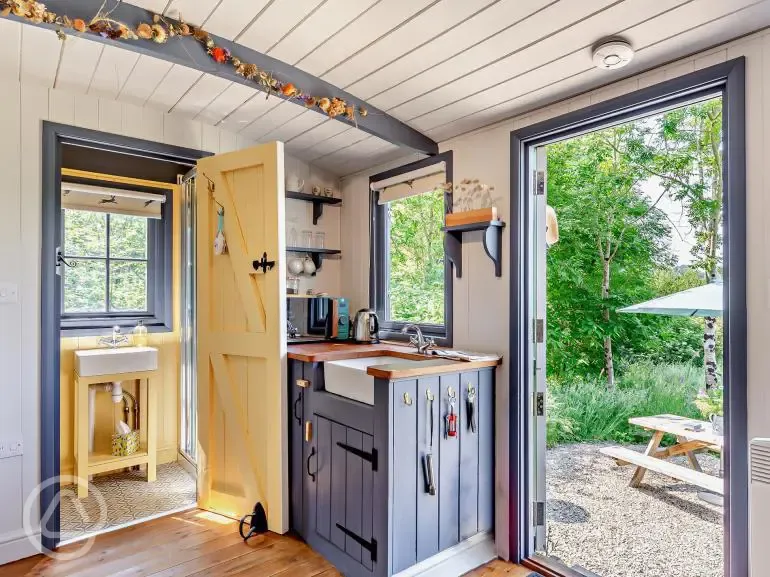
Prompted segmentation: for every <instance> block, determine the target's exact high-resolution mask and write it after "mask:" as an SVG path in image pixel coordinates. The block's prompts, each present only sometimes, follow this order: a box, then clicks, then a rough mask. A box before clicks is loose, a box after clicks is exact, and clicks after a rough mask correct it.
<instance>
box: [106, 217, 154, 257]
mask: <svg viewBox="0 0 770 577" xmlns="http://www.w3.org/2000/svg"><path fill="white" fill-rule="evenodd" d="M110 258H141V259H146V258H147V219H146V218H144V217H142V216H126V215H123V214H111V215H110Z"/></svg>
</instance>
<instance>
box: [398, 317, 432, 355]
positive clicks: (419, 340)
mask: <svg viewBox="0 0 770 577" xmlns="http://www.w3.org/2000/svg"><path fill="white" fill-rule="evenodd" d="M410 330H413V331H414V332H415V333H416V336H413V337H409V342H410V343H412V344H413V345H414V346H415V347H417V352H418V353H420V354H421V355H424V354H427V352H428V351H429V350H430V349H432V348H433V347H435V346H436V341H434V340H433V339H432V338H427V339H426V338H425V336H423V334H422V329H420V327H418V326H417V325H413V324H409V325H406V326H405V327H404V328H403V329H401V333H402V334H404V335H408V334H409V331H410Z"/></svg>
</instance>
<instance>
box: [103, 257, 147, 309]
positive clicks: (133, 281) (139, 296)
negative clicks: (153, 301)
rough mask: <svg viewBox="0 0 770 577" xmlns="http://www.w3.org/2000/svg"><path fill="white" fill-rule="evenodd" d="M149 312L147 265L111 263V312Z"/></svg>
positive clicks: (126, 262)
mask: <svg viewBox="0 0 770 577" xmlns="http://www.w3.org/2000/svg"><path fill="white" fill-rule="evenodd" d="M146 310H147V263H146V262H142V261H139V262H136V261H115V260H113V261H111V262H110V311H112V312H125V311H146Z"/></svg>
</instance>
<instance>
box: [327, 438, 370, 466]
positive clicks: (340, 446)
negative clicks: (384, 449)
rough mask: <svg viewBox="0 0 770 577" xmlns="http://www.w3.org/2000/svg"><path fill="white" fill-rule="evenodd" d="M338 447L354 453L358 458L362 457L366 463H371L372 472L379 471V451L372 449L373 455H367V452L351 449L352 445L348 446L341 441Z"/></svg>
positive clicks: (338, 442)
mask: <svg viewBox="0 0 770 577" xmlns="http://www.w3.org/2000/svg"><path fill="white" fill-rule="evenodd" d="M337 446H338V447H339V448H340V449H342V450H343V451H347V452H348V453H352V454H353V455H355V456H356V457H361V458H362V459H363V460H364V461H368V462H369V463H371V465H372V471H376V470H377V449H372V452H371V453H367V452H366V451H362V450H361V449H357V448H355V447H351V446H350V445H347V444H345V443H342V442H340V441H337Z"/></svg>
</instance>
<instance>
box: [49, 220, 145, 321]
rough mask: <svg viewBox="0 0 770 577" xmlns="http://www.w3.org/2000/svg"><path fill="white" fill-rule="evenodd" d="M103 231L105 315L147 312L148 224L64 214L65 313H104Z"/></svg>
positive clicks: (141, 221)
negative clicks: (124, 312) (115, 312)
mask: <svg viewBox="0 0 770 577" xmlns="http://www.w3.org/2000/svg"><path fill="white" fill-rule="evenodd" d="M108 227H109V230H110V234H109V238H110V246H109V258H110V261H109V267H110V270H109V273H110V274H109V291H110V304H111V308H110V310H111V311H145V310H147V262H146V259H147V219H146V218H143V217H137V216H126V215H119V214H109V215H108V214H106V213H101V212H92V211H84V210H72V209H65V210H64V242H63V246H64V254H65V255H66V257H67V260H68V261H69V262H72V263H73V264H74V265H75V266H74V267H72V268H68V267H65V271H64V312H65V313H99V312H107V311H106V306H107V304H106V303H107V290H108V287H107V256H108V250H107V248H108V247H107V229H108ZM83 257H90V258H83ZM120 259H142V260H139V261H133V260H120Z"/></svg>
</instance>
